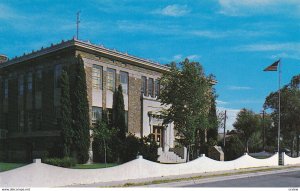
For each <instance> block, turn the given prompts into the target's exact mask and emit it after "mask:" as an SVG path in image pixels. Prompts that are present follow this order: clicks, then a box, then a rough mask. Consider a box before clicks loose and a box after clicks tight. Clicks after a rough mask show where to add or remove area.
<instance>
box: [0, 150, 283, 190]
mask: <svg viewBox="0 0 300 191" xmlns="http://www.w3.org/2000/svg"><path fill="white" fill-rule="evenodd" d="M266 166H278V154H275V155H273V156H272V157H270V158H268V159H255V158H253V157H251V156H249V155H244V156H242V157H240V158H238V159H236V160H233V161H226V162H224V161H215V160H212V159H210V158H207V157H205V156H202V157H199V158H198V159H196V160H193V161H190V162H188V163H184V164H159V163H155V162H151V161H148V160H144V159H143V158H142V157H139V158H138V159H136V160H133V161H130V162H127V163H124V164H122V165H119V166H115V167H111V168H104V169H67V168H61V167H56V166H51V165H47V164H43V163H40V161H37V163H32V164H30V165H27V166H24V167H20V168H17V169H14V170H10V171H6V172H1V173H0V185H1V186H2V187H57V186H69V185H73V186H74V185H76V184H77V185H78V184H93V183H100V182H111V181H125V182H130V180H133V179H146V178H153V177H167V176H176V175H177V176H178V175H185V174H195V173H206V172H216V171H225V170H234V169H242V168H253V167H266ZM26 174H27V175H30V176H24V175H26Z"/></svg>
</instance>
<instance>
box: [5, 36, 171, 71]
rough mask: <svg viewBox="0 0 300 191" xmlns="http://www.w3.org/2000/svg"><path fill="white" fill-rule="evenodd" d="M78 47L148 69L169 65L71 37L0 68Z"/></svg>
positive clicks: (165, 68)
mask: <svg viewBox="0 0 300 191" xmlns="http://www.w3.org/2000/svg"><path fill="white" fill-rule="evenodd" d="M73 46H75V47H78V48H83V49H86V50H92V51H95V52H97V53H101V54H104V55H107V56H111V57H116V58H119V59H122V60H125V61H128V62H131V63H135V64H136V65H138V66H141V67H147V68H150V69H156V70H162V71H168V70H169V67H168V66H165V65H162V64H160V63H158V62H153V61H151V60H147V59H143V58H139V57H136V56H132V55H129V54H127V53H122V52H119V51H116V50H112V49H108V48H105V47H104V46H101V45H95V44H92V43H90V42H89V41H87V42H85V41H81V40H77V39H71V40H68V41H61V42H60V43H58V44H51V46H49V47H46V48H43V47H42V48H41V49H40V50H37V51H32V52H31V53H28V54H25V53H24V54H23V55H22V56H19V57H18V56H16V57H14V58H13V59H10V60H8V61H6V62H3V63H2V64H0V68H4V67H8V66H10V65H14V64H18V63H21V62H24V61H28V60H31V59H34V58H37V57H40V56H43V55H47V54H50V53H53V52H56V51H59V50H62V49H66V48H69V47H73Z"/></svg>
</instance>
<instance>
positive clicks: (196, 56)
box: [187, 54, 200, 60]
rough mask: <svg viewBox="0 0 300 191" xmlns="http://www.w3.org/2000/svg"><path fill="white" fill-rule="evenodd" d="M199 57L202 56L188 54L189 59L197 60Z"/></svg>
mask: <svg viewBox="0 0 300 191" xmlns="http://www.w3.org/2000/svg"><path fill="white" fill-rule="evenodd" d="M199 58H200V56H199V55H197V54H192V55H189V56H187V59H189V60H196V59H199Z"/></svg>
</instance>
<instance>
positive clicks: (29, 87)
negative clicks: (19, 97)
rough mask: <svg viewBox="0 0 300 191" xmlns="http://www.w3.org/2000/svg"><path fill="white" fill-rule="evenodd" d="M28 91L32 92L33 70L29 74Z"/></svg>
mask: <svg viewBox="0 0 300 191" xmlns="http://www.w3.org/2000/svg"><path fill="white" fill-rule="evenodd" d="M27 91H28V92H29V93H31V92H32V73H31V72H30V73H28V74H27Z"/></svg>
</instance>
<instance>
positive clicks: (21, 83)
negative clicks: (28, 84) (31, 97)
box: [18, 75, 24, 96]
mask: <svg viewBox="0 0 300 191" xmlns="http://www.w3.org/2000/svg"><path fill="white" fill-rule="evenodd" d="M18 85H19V96H22V95H23V94H24V76H23V75H20V76H19V80H18Z"/></svg>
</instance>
